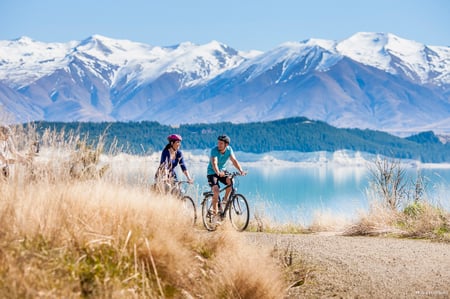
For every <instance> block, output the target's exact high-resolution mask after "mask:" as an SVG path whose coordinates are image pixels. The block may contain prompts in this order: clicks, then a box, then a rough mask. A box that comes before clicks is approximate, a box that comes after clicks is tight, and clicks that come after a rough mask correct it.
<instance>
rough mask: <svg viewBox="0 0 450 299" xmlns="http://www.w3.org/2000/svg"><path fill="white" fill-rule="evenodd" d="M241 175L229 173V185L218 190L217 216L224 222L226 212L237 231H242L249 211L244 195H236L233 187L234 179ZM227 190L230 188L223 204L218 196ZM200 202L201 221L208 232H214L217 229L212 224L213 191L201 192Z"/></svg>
mask: <svg viewBox="0 0 450 299" xmlns="http://www.w3.org/2000/svg"><path fill="white" fill-rule="evenodd" d="M238 175H241V174H240V173H239V172H233V173H229V174H228V176H229V177H230V179H231V184H229V185H226V186H224V187H223V188H222V189H220V190H219V199H218V200H219V211H218V215H219V216H220V219H221V220H224V219H225V217H226V215H227V212H228V215H229V218H230V222H231V224H232V226H233V227H234V228H235V229H236V230H237V231H244V230H245V229H246V228H247V226H248V222H249V220H250V211H249V208H248V202H247V199H246V198H245V197H244V195H242V194H239V193H237V189H236V188H235V185H234V178H235V177H236V176H238ZM227 188H231V192H230V195H229V199H228V200H227V201H226V202H225V203H224V202H223V201H222V199H221V196H220V194H222V193H223V192H224V191H225V190H226V189H227ZM203 196H204V197H203V200H202V203H201V205H202V220H203V225H204V226H205V228H206V229H207V230H208V231H214V230H216V229H217V224H215V223H214V222H213V217H214V214H213V212H212V211H213V209H212V198H213V191H212V190H211V191H207V192H203Z"/></svg>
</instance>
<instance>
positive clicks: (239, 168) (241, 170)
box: [230, 155, 246, 175]
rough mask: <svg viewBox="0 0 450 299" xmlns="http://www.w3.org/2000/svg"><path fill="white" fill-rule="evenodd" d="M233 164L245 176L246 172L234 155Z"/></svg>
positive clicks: (232, 157) (232, 156)
mask: <svg viewBox="0 0 450 299" xmlns="http://www.w3.org/2000/svg"><path fill="white" fill-rule="evenodd" d="M230 160H231V163H233V165H234V167H236V169H237V170H238V171H239V172H240V173H241V175H245V174H246V173H245V171H244V170H243V169H242V167H241V164H239V161H238V160H237V159H236V157H235V156H234V155H231V156H230Z"/></svg>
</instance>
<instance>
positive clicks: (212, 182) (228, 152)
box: [207, 135, 246, 222]
mask: <svg viewBox="0 0 450 299" xmlns="http://www.w3.org/2000/svg"><path fill="white" fill-rule="evenodd" d="M217 140H218V141H217V146H215V147H213V148H212V149H211V155H210V160H209V164H208V170H207V178H208V184H209V186H210V187H211V189H212V191H213V193H214V194H213V198H212V208H213V210H212V212H213V214H214V215H216V216H215V217H214V221H215V222H218V221H219V219H218V218H219V217H217V212H218V210H219V207H218V199H219V190H220V188H219V182H221V183H222V184H226V185H229V184H230V183H231V181H230V178H229V177H228V176H227V175H226V165H227V162H228V160H231V162H232V163H233V165H234V167H236V169H237V170H238V171H239V172H240V173H241V175H245V174H246V172H245V171H244V170H242V167H241V165H240V164H239V162H238V160H237V159H236V157H235V155H234V152H233V149H232V148H231V146H230V137H228V136H227V135H220V136H219V137H218V138H217ZM230 191H231V190H230V189H229V188H228V189H226V191H225V197H224V200H227V199H228V196H229V194H230Z"/></svg>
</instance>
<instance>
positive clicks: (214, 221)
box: [211, 214, 222, 226]
mask: <svg viewBox="0 0 450 299" xmlns="http://www.w3.org/2000/svg"><path fill="white" fill-rule="evenodd" d="M211 222H212V224H213V225H216V226H217V225H221V224H222V218H220V215H219V214H217V215H213V216H211Z"/></svg>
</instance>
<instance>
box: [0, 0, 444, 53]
mask: <svg viewBox="0 0 450 299" xmlns="http://www.w3.org/2000/svg"><path fill="white" fill-rule="evenodd" d="M360 31H370V32H390V33H393V34H396V35H398V36H400V37H403V38H406V39H411V40H415V41H418V42H421V43H424V44H427V45H438V46H450V1H448V0H373V1H372V0H308V1H303V0H270V1H269V0H226V1H218V0H161V1H152V0H127V1H114V0H76V1H66V0H27V1H26V0H1V1H0V40H9V39H15V38H18V37H21V36H28V37H30V38H32V39H34V40H38V41H43V42H68V41H70V40H79V41H81V40H83V39H85V38H87V37H89V36H91V35H94V34H100V35H104V36H107V37H111V38H117V39H128V40H132V41H136V42H143V43H146V44H149V45H153V46H170V45H174V44H178V43H181V42H185V41H190V42H193V43H195V44H205V43H208V42H210V41H211V40H217V41H219V42H222V43H225V44H227V45H229V46H231V47H233V48H235V49H238V50H261V51H267V50H270V49H272V48H274V47H276V46H277V45H279V44H281V43H283V42H287V41H301V40H305V39H308V38H322V39H330V40H337V41H339V40H342V39H346V38H348V37H350V36H351V35H353V34H354V33H356V32H360Z"/></svg>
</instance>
